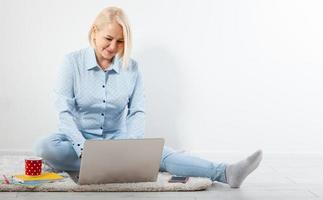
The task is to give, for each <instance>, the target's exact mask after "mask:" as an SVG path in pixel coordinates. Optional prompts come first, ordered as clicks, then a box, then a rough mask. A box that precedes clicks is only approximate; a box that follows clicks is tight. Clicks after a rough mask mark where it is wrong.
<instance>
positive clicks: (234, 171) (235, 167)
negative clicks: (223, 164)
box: [225, 150, 262, 188]
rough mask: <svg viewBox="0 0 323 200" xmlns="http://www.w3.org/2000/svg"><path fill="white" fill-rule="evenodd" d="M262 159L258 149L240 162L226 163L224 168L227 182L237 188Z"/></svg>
mask: <svg viewBox="0 0 323 200" xmlns="http://www.w3.org/2000/svg"><path fill="white" fill-rule="evenodd" d="M261 159H262V151H261V150H258V151H256V152H255V153H253V154H252V155H250V156H249V157H247V158H246V159H244V160H241V161H240V162H237V163H234V164H231V165H228V166H227V168H226V170H225V175H226V178H227V183H228V184H229V185H230V187H232V188H238V187H240V185H241V184H242V182H243V181H244V179H245V178H246V177H247V176H248V175H249V174H250V173H251V172H252V171H254V170H255V169H256V168H257V167H258V165H259V163H260V161H261Z"/></svg>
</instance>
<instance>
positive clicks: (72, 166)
mask: <svg viewBox="0 0 323 200" xmlns="http://www.w3.org/2000/svg"><path fill="white" fill-rule="evenodd" d="M89 42H90V45H91V47H89V48H86V49H81V50H79V51H75V52H73V53H70V54H68V55H66V56H65V59H64V62H63V63H62V65H61V67H60V70H59V76H58V80H57V85H56V87H55V91H54V94H55V105H56V108H57V110H58V113H59V133H57V134H53V135H51V136H49V137H47V138H44V139H42V140H41V141H39V143H38V144H37V145H36V154H37V155H38V156H40V157H42V158H43V159H44V161H45V162H46V163H47V164H48V165H50V166H51V167H53V168H55V169H58V170H73V171H75V170H79V168H80V159H81V157H82V150H83V144H84V141H85V140H89V139H97V140H108V139H129V138H130V139H135V138H143V135H144V125H145V110H144V103H145V102H144V101H145V96H144V87H143V79H142V75H141V72H140V70H139V68H138V65H137V63H136V61H134V60H132V59H130V50H131V30H130V26H129V24H128V20H127V18H126V16H125V14H124V12H123V11H122V10H121V9H120V8H116V7H108V8H105V9H104V10H103V11H102V12H101V13H99V15H98V16H97V18H96V19H95V21H94V23H93V25H92V26H91V29H90V31H89ZM261 159H262V152H261V151H257V152H255V153H254V154H252V155H251V156H249V157H248V158H246V159H245V160H242V161H240V162H238V163H235V164H231V165H227V164H224V163H215V162H211V161H207V160H203V159H200V158H197V157H193V156H189V155H187V154H184V153H179V152H176V151H174V150H172V149H171V148H169V147H165V148H164V150H163V155H162V159H161V163H160V170H161V171H167V172H169V173H171V174H175V175H182V176H199V177H208V178H210V179H211V180H212V181H218V182H222V183H227V184H229V185H230V186H231V187H233V188H237V187H240V185H241V183H242V182H243V180H244V179H245V178H246V177H247V176H248V175H249V174H250V173H251V172H252V171H253V170H255V169H256V168H257V166H258V165H259V163H260V161H261Z"/></svg>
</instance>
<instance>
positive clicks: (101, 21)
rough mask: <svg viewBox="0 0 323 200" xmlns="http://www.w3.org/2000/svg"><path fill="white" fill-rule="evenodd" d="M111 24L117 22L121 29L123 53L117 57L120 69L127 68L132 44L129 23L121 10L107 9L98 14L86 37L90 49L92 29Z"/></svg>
mask: <svg viewBox="0 0 323 200" xmlns="http://www.w3.org/2000/svg"><path fill="white" fill-rule="evenodd" d="M112 22H117V23H118V24H119V25H120V26H121V27H122V32H123V37H124V48H123V51H122V52H121V55H117V56H118V57H120V58H122V67H123V68H127V67H128V63H129V59H130V52H131V48H132V44H131V43H132V38H131V30H130V25H129V21H128V19H127V16H126V14H125V13H124V12H123V10H122V9H121V8H118V7H107V8H104V9H103V10H102V11H101V12H100V13H99V14H98V16H97V17H96V18H95V20H94V22H93V24H92V26H91V29H90V31H89V35H88V37H89V42H90V45H91V46H92V47H94V46H95V44H94V40H93V39H94V38H93V30H94V27H97V28H98V29H101V28H102V27H104V26H106V25H107V24H109V23H112Z"/></svg>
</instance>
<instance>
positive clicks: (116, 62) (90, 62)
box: [84, 47, 120, 73]
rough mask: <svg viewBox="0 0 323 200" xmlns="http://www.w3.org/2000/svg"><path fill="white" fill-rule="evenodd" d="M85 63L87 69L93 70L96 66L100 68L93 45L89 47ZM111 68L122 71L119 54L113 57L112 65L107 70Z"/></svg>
mask: <svg viewBox="0 0 323 200" xmlns="http://www.w3.org/2000/svg"><path fill="white" fill-rule="evenodd" d="M84 63H85V66H86V69H87V70H91V69H94V68H98V69H100V67H99V64H98V63H97V61H96V57H95V52H94V49H93V48H92V47H89V48H87V50H86V53H85V59H84ZM111 70H114V71H115V72H117V73H119V71H120V58H119V57H118V56H115V57H114V58H113V59H112V63H111V66H110V67H109V68H108V70H107V71H111Z"/></svg>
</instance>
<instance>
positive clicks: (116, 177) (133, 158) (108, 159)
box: [73, 138, 164, 185]
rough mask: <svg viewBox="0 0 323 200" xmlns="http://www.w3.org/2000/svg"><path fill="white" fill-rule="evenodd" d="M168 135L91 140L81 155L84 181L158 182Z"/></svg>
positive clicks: (77, 178) (89, 182)
mask: <svg viewBox="0 0 323 200" xmlns="http://www.w3.org/2000/svg"><path fill="white" fill-rule="evenodd" d="M163 147H164V139H162V138H149V139H127V140H87V141H85V144H84V150H83V154H82V159H81V168H80V172H79V173H78V174H79V176H75V177H74V179H73V180H74V181H76V182H77V183H78V184H80V185H88V184H104V183H129V182H154V181H156V180H157V176H158V171H159V165H160V159H161V156H162V151H163Z"/></svg>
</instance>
